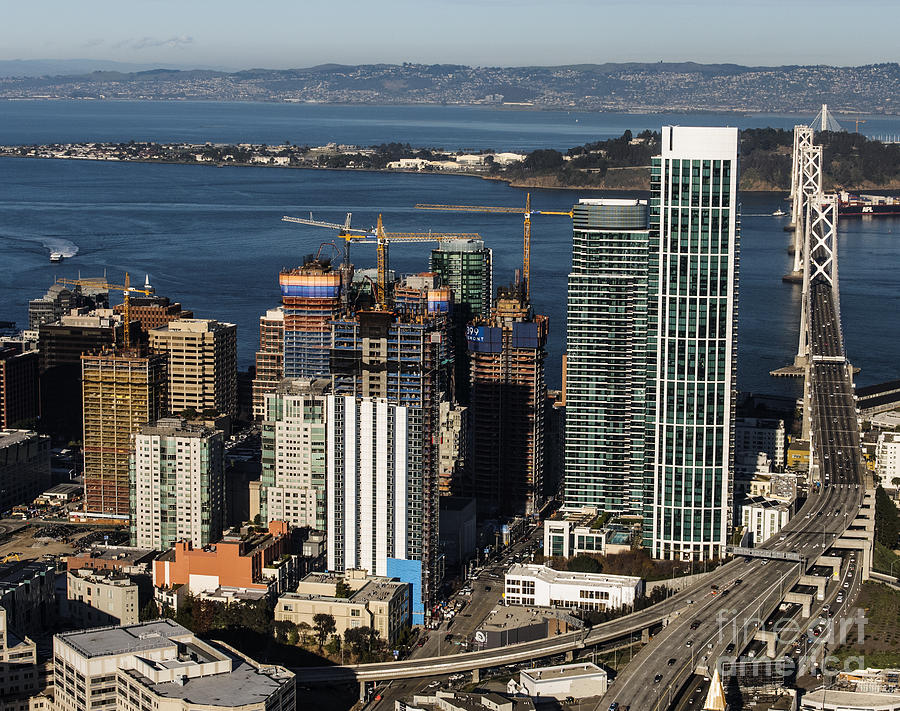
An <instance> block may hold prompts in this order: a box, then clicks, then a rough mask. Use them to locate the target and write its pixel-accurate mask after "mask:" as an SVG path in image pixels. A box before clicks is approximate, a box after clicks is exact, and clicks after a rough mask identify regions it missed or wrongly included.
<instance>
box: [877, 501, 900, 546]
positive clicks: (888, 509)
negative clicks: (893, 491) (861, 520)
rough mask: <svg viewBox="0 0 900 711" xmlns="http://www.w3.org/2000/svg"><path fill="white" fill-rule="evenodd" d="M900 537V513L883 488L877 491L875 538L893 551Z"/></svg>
mask: <svg viewBox="0 0 900 711" xmlns="http://www.w3.org/2000/svg"><path fill="white" fill-rule="evenodd" d="M898 535H900V513H898V512H897V507H896V506H894V502H893V501H891V497H890V496H888V495H887V492H886V491H885V490H884V488H883V487H881V486H879V487H878V488H877V489H876V490H875V538H876V539H877V540H878V542H879V543H881V544H882V545H884V546H887V547H888V548H890V549H891V550H894V549H895V548H896V547H897V536H898Z"/></svg>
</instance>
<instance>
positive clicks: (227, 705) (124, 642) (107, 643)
mask: <svg viewBox="0 0 900 711" xmlns="http://www.w3.org/2000/svg"><path fill="white" fill-rule="evenodd" d="M53 668H54V693H55V702H56V709H57V711H104V710H106V709H109V708H111V707H112V708H116V709H118V711H141V710H142V709H148V708H149V709H156V710H157V711H226V709H227V710H228V711H233V710H234V709H236V708H239V709H241V711H294V709H296V698H295V689H294V686H295V685H294V675H293V674H292V673H291V672H289V671H288V670H287V669H285V668H284V667H279V666H275V665H265V666H262V665H260V664H257V663H256V662H254V661H253V660H251V659H249V658H248V657H244V656H243V655H241V654H240V653H238V652H237V651H236V650H234V649H232V648H228V649H223V648H222V647H220V646H218V645H216V644H213V643H212V642H205V641H203V640H201V639H199V638H198V637H196V636H195V635H194V634H193V633H192V632H190V631H189V630H187V629H185V628H184V627H182V626H181V625H179V624H177V623H176V622H174V621H173V620H169V619H162V620H155V621H152V622H144V623H140V624H136V625H128V626H121V627H105V628H99V629H90V630H78V631H75V632H64V633H61V634H57V635H56V636H54V638H53Z"/></svg>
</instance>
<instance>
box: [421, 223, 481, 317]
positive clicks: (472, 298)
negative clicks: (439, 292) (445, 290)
mask: <svg viewBox="0 0 900 711" xmlns="http://www.w3.org/2000/svg"><path fill="white" fill-rule="evenodd" d="M491 258H492V253H491V250H490V249H488V248H487V247H485V246H484V242H483V241H482V240H480V239H452V240H442V241H441V243H440V247H438V249H434V250H432V251H431V271H433V272H436V273H437V274H439V275H440V277H441V283H442V284H443V285H444V286H449V287H450V288H451V289H452V290H453V300H454V304H455V307H456V308H457V309H458V308H460V306H464V307H465V309H466V311H467V312H468V313H467V314H465V318H466V319H467V320H469V319H472V318H478V317H481V316H488V315H489V314H490V312H491V297H492V291H493V283H492V280H493V272H492V265H491Z"/></svg>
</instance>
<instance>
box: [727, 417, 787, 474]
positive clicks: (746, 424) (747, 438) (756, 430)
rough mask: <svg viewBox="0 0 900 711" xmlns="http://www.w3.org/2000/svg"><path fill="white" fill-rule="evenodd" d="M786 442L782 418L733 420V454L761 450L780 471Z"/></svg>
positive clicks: (756, 452) (738, 454) (782, 466)
mask: <svg viewBox="0 0 900 711" xmlns="http://www.w3.org/2000/svg"><path fill="white" fill-rule="evenodd" d="M786 442H787V438H786V436H785V431H784V420H778V419H773V418H759V417H737V418H735V420H734V452H735V456H740V455H741V454H758V453H759V452H763V453H765V454H766V456H767V457H768V458H769V460H770V461H771V462H772V465H773V466H774V467H775V468H776V469H778V470H779V471H780V470H781V469H782V468H784V462H785V444H786Z"/></svg>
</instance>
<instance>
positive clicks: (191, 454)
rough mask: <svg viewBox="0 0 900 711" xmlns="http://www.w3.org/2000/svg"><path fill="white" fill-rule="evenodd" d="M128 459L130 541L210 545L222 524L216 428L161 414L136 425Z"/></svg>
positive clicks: (221, 446)
mask: <svg viewBox="0 0 900 711" xmlns="http://www.w3.org/2000/svg"><path fill="white" fill-rule="evenodd" d="M133 452H134V454H133V457H132V461H131V475H130V476H131V489H130V490H131V545H133V546H138V547H140V548H153V549H156V550H166V549H167V548H169V547H170V546H172V545H173V544H174V543H175V541H181V540H186V541H190V542H191V543H192V544H193V545H195V546H197V547H202V546H205V545H208V544H210V543H215V542H216V541H217V540H219V538H221V536H222V530H223V528H224V525H225V439H224V436H223V434H222V432H220V431H218V430H209V429H206V428H205V427H202V426H201V427H198V426H190V425H187V424H186V423H185V421H184V420H180V419H178V418H164V419H160V420H158V421H157V422H156V424H155V425H146V426H144V427H141V428H140V429H139V430H138V432H137V433H136V434H135V437H134V447H133Z"/></svg>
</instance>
